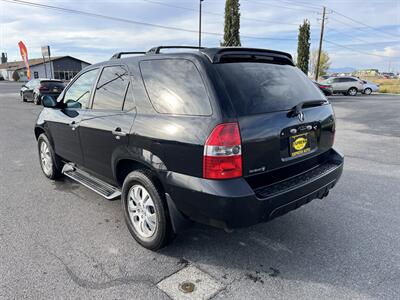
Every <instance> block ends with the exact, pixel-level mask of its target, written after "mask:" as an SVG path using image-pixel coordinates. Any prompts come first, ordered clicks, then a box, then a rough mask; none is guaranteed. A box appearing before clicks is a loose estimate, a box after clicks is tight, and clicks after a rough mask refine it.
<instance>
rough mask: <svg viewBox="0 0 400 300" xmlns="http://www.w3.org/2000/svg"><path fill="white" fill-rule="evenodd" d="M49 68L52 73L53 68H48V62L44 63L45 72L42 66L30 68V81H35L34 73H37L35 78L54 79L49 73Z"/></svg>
mask: <svg viewBox="0 0 400 300" xmlns="http://www.w3.org/2000/svg"><path fill="white" fill-rule="evenodd" d="M50 67H51V71H53V66H50V63H49V62H46V70H45V65H44V64H40V65H35V66H31V79H35V72H37V75H38V77H37V78H54V74H52V72H51V71H50ZM46 71H47V77H46ZM50 75H51V76H50Z"/></svg>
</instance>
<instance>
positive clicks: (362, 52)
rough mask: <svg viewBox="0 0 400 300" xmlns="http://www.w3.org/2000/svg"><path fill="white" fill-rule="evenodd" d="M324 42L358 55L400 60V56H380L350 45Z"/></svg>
mask: <svg viewBox="0 0 400 300" xmlns="http://www.w3.org/2000/svg"><path fill="white" fill-rule="evenodd" d="M324 42H325V43H328V44H332V45H334V46H336V47H341V48H345V49H348V50H351V51H353V52H358V53H361V54H365V55H371V56H377V57H383V58H387V59H394V58H400V56H387V55H380V54H375V53H369V52H364V51H361V50H356V49H354V48H351V47H348V45H341V44H337V43H335V42H332V41H328V40H325V39H324Z"/></svg>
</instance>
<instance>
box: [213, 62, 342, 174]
mask: <svg viewBox="0 0 400 300" xmlns="http://www.w3.org/2000/svg"><path fill="white" fill-rule="evenodd" d="M216 68H217V70H218V73H219V74H220V76H221V78H222V79H223V82H224V85H225V88H226V91H227V93H228V94H229V97H230V99H231V102H232V104H233V106H234V108H235V111H236V113H237V118H238V122H239V128H240V134H241V138H242V155H243V175H244V176H245V177H247V176H253V175H257V174H265V173H268V172H271V171H273V170H277V169H280V168H282V169H284V168H285V167H287V166H290V165H293V164H299V163H301V162H303V161H305V160H308V159H310V158H312V157H315V156H317V155H319V154H321V153H323V152H326V151H327V150H329V149H330V148H331V147H332V144H333V137H334V130H335V127H334V114H333V110H332V107H331V105H330V103H329V102H328V101H327V99H326V97H325V96H324V95H323V94H322V92H321V91H320V90H319V88H318V87H316V86H315V85H314V84H313V82H312V81H311V80H309V79H308V78H307V77H306V76H305V75H304V73H303V72H302V71H300V70H299V69H298V68H296V67H294V66H292V65H288V64H273V63H265V62H250V61H246V62H240V61H238V62H229V63H220V64H217V65H216ZM292 169H293V168H292ZM304 171H305V170H304ZM275 173H276V172H275ZM281 175H282V174H281ZM286 175H287V177H290V176H293V175H295V174H289V173H288V174H286ZM286 175H285V176H286Z"/></svg>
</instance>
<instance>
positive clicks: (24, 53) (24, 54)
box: [18, 41, 31, 80]
mask: <svg viewBox="0 0 400 300" xmlns="http://www.w3.org/2000/svg"><path fill="white" fill-rule="evenodd" d="M18 46H19V51H20V52H21V57H22V60H23V61H24V63H25V67H26V70H27V71H26V76H27V77H28V80H30V79H31V69H30V68H29V61H28V50H27V49H26V46H25V44H24V43H23V42H22V41H20V42H19V43H18Z"/></svg>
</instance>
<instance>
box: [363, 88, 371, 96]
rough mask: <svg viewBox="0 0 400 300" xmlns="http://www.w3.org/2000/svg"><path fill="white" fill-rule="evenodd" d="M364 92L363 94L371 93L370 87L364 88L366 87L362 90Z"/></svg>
mask: <svg viewBox="0 0 400 300" xmlns="http://www.w3.org/2000/svg"><path fill="white" fill-rule="evenodd" d="M364 94H365V95H371V94H372V89H370V88H366V89H365V90H364Z"/></svg>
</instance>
